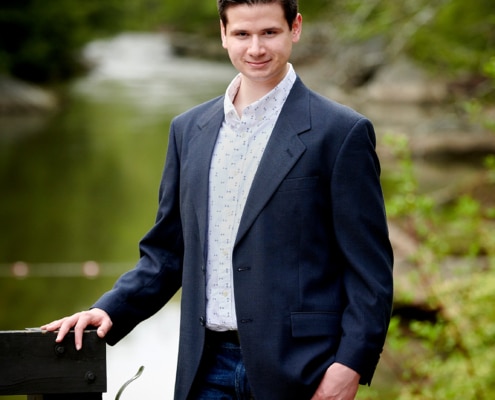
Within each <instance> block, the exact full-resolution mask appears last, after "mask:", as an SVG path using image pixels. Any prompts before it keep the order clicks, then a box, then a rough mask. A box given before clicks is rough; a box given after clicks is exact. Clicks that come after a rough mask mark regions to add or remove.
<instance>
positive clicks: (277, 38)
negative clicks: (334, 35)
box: [221, 3, 302, 87]
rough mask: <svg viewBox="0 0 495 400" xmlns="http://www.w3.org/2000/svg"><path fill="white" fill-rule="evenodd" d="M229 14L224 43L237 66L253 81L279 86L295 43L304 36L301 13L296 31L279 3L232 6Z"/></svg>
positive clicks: (223, 28) (295, 26)
mask: <svg viewBox="0 0 495 400" xmlns="http://www.w3.org/2000/svg"><path fill="white" fill-rule="evenodd" d="M226 15H227V21H228V22H227V26H224V25H223V23H222V24H221V31H222V45H223V47H224V48H225V49H227V51H228V53H229V57H230V60H231V61H232V64H233V65H234V67H235V68H236V69H237V70H238V71H239V72H241V74H242V75H243V77H244V78H245V79H248V80H249V81H251V83H260V84H263V85H267V86H271V87H275V86H276V85H277V84H278V83H279V82H280V81H281V80H282V79H283V78H284V77H285V74H286V73H287V62H288V60H289V57H290V54H291V52H292V44H293V43H296V42H298V41H299V38H300V36H301V28H302V17H301V15H300V14H298V16H297V18H296V20H295V21H294V23H293V24H292V30H291V29H290V28H289V25H288V24H287V20H286V19H285V15H284V10H283V8H282V6H281V5H280V4H278V3H271V4H256V5H251V6H249V5H246V4H242V5H237V6H231V7H229V8H228V9H227V11H226Z"/></svg>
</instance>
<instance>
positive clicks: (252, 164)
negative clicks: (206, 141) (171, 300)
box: [206, 65, 296, 331]
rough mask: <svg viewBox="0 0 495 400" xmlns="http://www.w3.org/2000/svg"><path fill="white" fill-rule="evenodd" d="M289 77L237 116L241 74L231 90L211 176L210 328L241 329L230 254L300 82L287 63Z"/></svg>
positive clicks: (225, 105)
mask: <svg viewBox="0 0 495 400" xmlns="http://www.w3.org/2000/svg"><path fill="white" fill-rule="evenodd" d="M289 67H290V68H289V71H288V73H287V75H286V76H285V78H284V79H283V80H282V81H281V82H280V83H279V84H278V85H277V86H276V87H275V88H274V89H273V90H271V91H270V92H269V93H268V94H266V95H265V96H263V97H262V98H261V99H259V100H258V101H256V102H254V103H252V104H250V105H249V106H248V107H246V108H245V109H244V110H243V113H242V116H241V117H239V115H238V114H237V111H236V109H235V107H234V104H233V101H234V99H235V96H236V94H237V92H238V90H239V87H240V85H241V79H242V77H241V75H240V74H239V75H237V76H236V77H235V78H234V80H233V81H232V82H231V83H230V85H229V87H228V88H227V91H226V95H225V100H224V112H225V119H224V122H223V124H222V127H221V128H220V132H219V134H218V138H217V142H216V145H215V149H214V152H213V158H212V161H211V165H210V175H209V188H210V190H209V193H210V194H209V199H208V210H209V213H208V259H207V266H206V300H207V303H206V326H207V327H208V328H209V329H212V330H216V331H225V330H235V329H237V319H236V312H235V300H234V284H233V270H232V252H233V247H234V242H235V238H236V235H237V230H238V228H239V223H240V221H241V216H242V212H243V210H244V206H245V204H246V199H247V197H248V193H249V190H250V188H251V184H252V182H253V179H254V176H255V174H256V171H257V169H258V165H259V163H260V160H261V157H262V156H263V152H264V151H265V147H266V145H267V143H268V139H269V138H270V135H271V133H272V131H273V128H274V126H275V123H276V122H277V119H278V117H279V115H280V111H281V109H282V107H283V105H284V103H285V100H286V99H287V96H288V95H289V92H290V90H291V89H292V86H293V84H294V82H295V80H296V73H295V72H294V69H293V68H292V65H289Z"/></svg>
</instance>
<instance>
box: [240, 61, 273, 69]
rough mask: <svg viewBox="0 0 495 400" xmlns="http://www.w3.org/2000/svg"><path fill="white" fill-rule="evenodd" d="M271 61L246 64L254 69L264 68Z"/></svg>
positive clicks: (248, 62)
mask: <svg viewBox="0 0 495 400" xmlns="http://www.w3.org/2000/svg"><path fill="white" fill-rule="evenodd" d="M269 62H270V60H266V61H247V62H246V63H247V64H248V65H249V66H250V67H252V68H263V67H264V66H266V65H268V63H269Z"/></svg>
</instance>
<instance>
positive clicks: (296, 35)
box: [292, 13, 302, 43]
mask: <svg viewBox="0 0 495 400" xmlns="http://www.w3.org/2000/svg"><path fill="white" fill-rule="evenodd" d="M301 32H302V15H301V14H299V13H298V14H297V16H296V18H295V19H294V22H293V23H292V42H293V43H297V42H299V39H300V38H301Z"/></svg>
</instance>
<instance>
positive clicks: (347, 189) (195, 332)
mask: <svg viewBox="0 0 495 400" xmlns="http://www.w3.org/2000/svg"><path fill="white" fill-rule="evenodd" d="M218 8H219V13H220V18H221V37H222V45H223V47H224V48H225V49H227V51H228V54H229V57H230V59H231V61H232V63H233V65H234V66H235V67H236V68H237V70H238V71H239V75H238V76H237V77H236V78H235V79H234V80H233V81H232V83H231V84H230V86H229V87H228V89H227V91H226V94H225V96H222V97H220V98H217V99H213V100H211V101H209V102H207V103H205V104H202V105H200V106H198V107H195V108H194V109H192V110H190V111H188V112H186V113H184V114H182V115H180V116H178V117H177V118H175V119H174V121H173V122H172V124H171V129H170V139H169V150H168V154H167V160H166V165H165V169H164V174H163V177H162V181H161V185H160V202H159V209H158V215H157V219H156V223H155V225H154V227H153V228H152V229H151V230H150V231H149V232H148V234H147V235H146V236H145V237H144V238H143V240H142V241H141V243H140V251H141V259H140V261H139V263H138V264H137V266H136V268H135V269H134V270H132V271H130V272H128V273H127V274H124V275H123V276H122V277H121V278H120V279H119V280H118V281H117V283H116V284H115V286H114V288H113V289H112V290H111V291H110V292H108V293H106V294H105V295H103V296H102V298H100V300H98V302H97V303H96V304H95V305H94V308H92V309H91V310H89V311H85V312H82V313H77V314H75V315H73V316H70V317H67V318H64V319H61V320H59V321H54V322H52V323H51V324H48V325H46V326H44V327H42V328H43V329H46V330H49V331H54V330H59V333H58V335H57V339H56V340H57V341H60V340H62V338H63V337H64V336H65V334H66V333H67V332H68V330H69V329H71V328H74V329H75V333H76V347H77V348H80V347H81V337H82V330H83V329H84V328H85V327H87V326H88V325H93V326H96V327H98V334H99V336H100V337H105V338H106V340H107V342H108V343H109V344H114V343H116V342H117V341H119V340H120V339H121V338H122V337H123V336H125V335H126V334H127V333H129V332H130V331H131V330H132V329H133V328H134V327H135V326H136V325H137V324H138V323H139V322H141V321H142V320H144V319H146V318H148V317H150V316H151V315H152V314H154V313H155V312H156V311H158V310H159V309H160V308H161V307H162V306H163V305H164V304H165V303H166V302H167V301H168V300H169V299H170V298H171V297H172V296H173V295H174V293H176V292H177V291H178V290H179V289H180V288H182V297H181V328H180V343H179V360H178V367H177V381H176V391H175V399H180V400H183V399H251V398H254V399H256V400H305V399H308V400H309V399H312V400H319V399H353V398H354V397H355V395H356V393H357V390H358V385H359V383H362V384H369V383H370V381H371V378H372V375H373V372H374V369H375V367H376V364H377V362H378V359H379V355H380V353H381V351H382V347H383V344H384V340H385V336H386V331H387V327H388V323H389V318H390V312H391V303H392V292H393V289H392V251H391V247H390V243H389V239H388V231H387V225H386V217H385V211H384V204H383V197H382V192H381V188H380V182H379V174H380V166H379V162H378V160H377V156H376V154H375V150H374V147H375V136H374V131H373V127H372V125H371V123H370V122H369V121H368V120H367V119H366V118H364V117H363V116H362V115H360V114H358V113H356V112H355V111H353V110H351V109H349V108H346V107H344V106H341V105H339V104H337V103H334V102H332V101H330V100H327V99H324V98H323V97H321V96H319V95H317V94H315V93H314V92H312V91H310V90H309V89H307V88H306V87H305V86H304V85H303V83H302V82H301V80H300V79H299V78H298V77H297V75H296V74H295V72H294V70H293V68H292V66H291V65H290V64H289V63H288V60H289V57H290V54H291V50H292V45H293V43H296V42H298V41H299V38H300V35H301V29H302V17H301V15H300V14H299V13H298V6H297V0H272V1H270V0H264V1H263V0H258V1H256V0H219V1H218Z"/></svg>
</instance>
